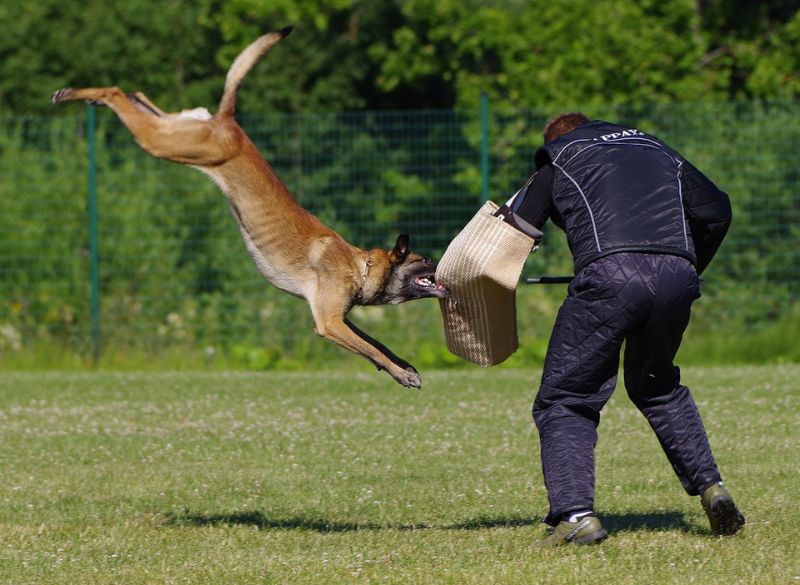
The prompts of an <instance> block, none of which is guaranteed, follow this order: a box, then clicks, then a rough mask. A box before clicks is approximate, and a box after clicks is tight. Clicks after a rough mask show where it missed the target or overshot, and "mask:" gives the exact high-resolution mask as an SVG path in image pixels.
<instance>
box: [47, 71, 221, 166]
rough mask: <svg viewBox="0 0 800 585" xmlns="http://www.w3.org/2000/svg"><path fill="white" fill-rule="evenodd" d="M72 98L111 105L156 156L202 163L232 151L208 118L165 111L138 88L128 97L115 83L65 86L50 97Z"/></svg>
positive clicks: (212, 162)
mask: <svg viewBox="0 0 800 585" xmlns="http://www.w3.org/2000/svg"><path fill="white" fill-rule="evenodd" d="M75 100H78V101H80V100H86V101H89V102H94V103H98V104H102V105H105V106H108V107H109V108H111V109H112V110H113V111H114V113H115V114H116V115H117V116H118V117H119V119H120V120H121V121H122V123H123V124H125V126H126V127H127V128H128V130H130V132H131V134H133V137H134V138H135V139H136V142H137V143H138V144H139V146H141V147H142V148H143V149H144V150H146V151H147V152H149V153H150V154H152V155H153V156H155V157H158V158H163V159H167V160H171V161H174V162H179V163H183V164H189V165H198V166H203V165H215V164H220V163H222V162H224V161H225V160H227V159H228V158H230V156H231V155H232V154H233V153H234V152H235V146H236V144H235V143H234V142H230V141H225V140H220V139H218V138H217V139H214V137H213V136H212V134H213V132H214V127H213V126H212V124H211V123H210V121H209V119H202V117H192V116H183V115H181V114H167V113H165V112H163V111H162V110H161V109H160V108H158V107H157V106H155V104H153V102H151V101H150V100H149V99H148V98H147V97H146V96H145V95H144V94H142V93H140V92H137V93H135V94H132V97H129V96H128V95H126V94H125V93H124V92H123V91H122V90H121V89H119V88H118V87H95V88H84V89H74V88H66V89H60V90H58V91H57V92H55V93H54V94H53V98H52V101H53V103H60V102H65V101H75ZM209 118H210V116H209ZM229 151H230V152H229Z"/></svg>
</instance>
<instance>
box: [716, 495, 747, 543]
mask: <svg viewBox="0 0 800 585" xmlns="http://www.w3.org/2000/svg"><path fill="white" fill-rule="evenodd" d="M708 516H709V519H710V520H711V531H712V532H713V533H714V534H716V535H718V536H731V535H733V534H736V533H737V532H739V531H740V530H741V529H742V526H744V522H745V521H744V516H743V515H742V513H741V512H740V511H739V509H738V508H737V507H736V504H734V503H733V500H731V499H730V498H720V499H718V500H716V501H714V502H712V503H711V510H710V511H709V514H708Z"/></svg>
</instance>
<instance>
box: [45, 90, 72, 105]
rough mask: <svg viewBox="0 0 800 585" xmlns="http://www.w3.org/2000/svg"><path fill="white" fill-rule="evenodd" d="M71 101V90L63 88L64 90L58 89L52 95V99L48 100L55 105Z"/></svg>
mask: <svg viewBox="0 0 800 585" xmlns="http://www.w3.org/2000/svg"><path fill="white" fill-rule="evenodd" d="M71 99H72V88H71V87H65V88H64V89H59V90H58V91H56V92H55V93H53V97H51V98H50V102H51V103H54V104H57V103H59V102H66V101H69V100H71Z"/></svg>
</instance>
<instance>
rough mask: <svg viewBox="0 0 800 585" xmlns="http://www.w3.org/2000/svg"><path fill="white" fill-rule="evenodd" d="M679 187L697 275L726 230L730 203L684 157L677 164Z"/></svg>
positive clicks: (715, 249)
mask: <svg viewBox="0 0 800 585" xmlns="http://www.w3.org/2000/svg"><path fill="white" fill-rule="evenodd" d="M681 190H682V193H683V207H684V209H685V211H686V219H687V220H688V223H689V229H690V230H691V232H692V239H693V240H694V247H695V254H696V255H697V272H698V274H700V273H702V272H703V271H704V270H705V269H706V267H708V264H709V263H710V262H711V259H712V258H713V257H714V255H715V254H716V253H717V250H718V249H719V246H720V244H722V240H723V239H724V238H725V234H727V233H728V228H729V227H730V225H731V220H732V217H733V215H732V212H731V202H730V199H728V195H727V194H726V193H725V192H724V191H722V190H720V189H719V187H717V186H716V185H715V184H714V183H713V182H711V180H710V179H708V177H706V176H705V175H704V174H703V173H701V172H700V171H699V170H697V169H696V168H695V167H694V166H692V165H691V164H690V163H689V162H688V161H685V160H684V161H683V164H682V166H681Z"/></svg>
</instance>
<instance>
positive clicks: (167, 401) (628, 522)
mask: <svg viewBox="0 0 800 585" xmlns="http://www.w3.org/2000/svg"><path fill="white" fill-rule="evenodd" d="M537 376H538V372H530V371H524V370H517V369H509V368H496V369H493V370H481V369H478V368H474V369H462V370H458V371H454V372H446V371H438V372H423V379H424V382H425V387H424V389H423V390H422V391H420V392H416V391H409V390H404V389H402V388H400V387H399V386H396V385H394V383H393V382H391V381H390V380H389V379H388V377H387V376H385V375H384V374H377V373H373V372H372V371H369V370H367V369H366V368H364V369H362V370H359V371H358V372H355V373H354V372H335V373H321V372H315V373H202V374H201V373H197V374H193V373H172V374H170V373H163V374H159V373H146V374H145V373H139V374H137V373H124V374H121V373H109V372H99V373H94V374H90V373H72V372H71V373H35V374H34V373H3V374H2V376H0V438H1V441H2V442H1V443H0V457H1V459H0V503H2V506H0V583H4V584H16V583H36V584H47V583H65V584H66V583H69V584H94V583H109V584H110V583H115V584H117V583H121V584H143V583H153V584H166V583H204V584H205V583H222V584H238V583H314V584H317V583H415V584H428V583H452V584H462V583H466V584H469V583H614V584H617V583H637V584H638V583H642V584H656V583H682V584H683V583H703V584H707V583H714V584H717V583H719V584H722V583H724V584H730V583H753V584H759V585H761V584H765V583H782V584H783V583H800V529H799V528H798V527H800V506H798V495H800V481H799V477H800V439H799V438H798V437H800V366H771V367H735V368H687V369H685V370H684V381H686V382H687V383H688V384H689V385H690V387H692V389H693V392H694V394H695V398H696V400H697V402H698V404H699V407H700V409H701V412H702V414H703V416H704V419H705V422H706V427H707V429H708V432H709V435H710V438H711V442H712V446H713V447H714V450H715V454H716V456H717V460H718V463H719V464H720V467H721V468H722V471H723V475H724V476H725V478H726V480H727V484H728V487H729V488H730V490H731V492H732V493H733V495H734V496H735V497H736V499H737V502H738V503H739V505H740V507H741V508H742V510H743V511H744V513H745V515H746V516H747V526H746V527H745V529H744V530H743V532H742V533H740V534H739V535H737V536H735V537H732V538H727V539H718V538H715V537H712V536H711V535H710V534H709V532H708V528H707V521H706V518H705V515H704V514H703V512H702V510H701V508H700V505H699V502H698V500H697V498H689V497H688V496H686V495H685V494H684V493H683V491H682V490H681V488H680V486H679V484H678V482H677V480H676V479H675V478H674V476H673V475H672V471H671V469H670V467H669V465H668V464H667V462H666V459H665V458H664V456H663V455H662V453H661V451H660V449H659V446H658V444H657V442H656V439H655V437H654V436H653V435H652V433H651V431H650V430H649V427H648V426H647V423H646V422H645V421H644V419H643V418H642V417H641V416H640V415H639V414H638V413H637V412H636V411H635V410H634V409H633V407H632V406H631V405H630V404H629V403H628V402H627V399H626V397H625V393H624V391H623V390H622V389H621V388H618V391H617V393H616V395H615V397H614V398H613V399H612V401H611V403H609V405H608V406H607V407H606V410H605V413H604V419H603V421H602V423H601V427H600V443H599V445H598V451H597V459H598V478H597V508H598V511H599V513H600V514H601V515H602V517H603V520H604V523H605V525H606V526H607V527H608V528H609V529H611V530H612V531H613V532H612V534H611V536H610V538H609V539H608V540H606V542H604V543H603V544H602V545H600V546H597V547H585V548H578V547H569V548H565V549H558V550H539V549H537V548H536V547H535V544H536V543H537V542H538V541H539V540H540V539H541V538H542V536H543V535H544V527H543V525H542V524H541V523H540V522H539V520H538V519H539V518H540V517H541V515H543V514H544V513H545V512H546V507H547V503H546V495H545V492H544V489H543V486H542V480H541V473H540V471H539V463H538V439H537V435H536V432H535V429H534V428H533V425H532V423H531V420H530V416H529V410H530V403H531V400H532V397H533V394H534V391H535V386H536V380H537Z"/></svg>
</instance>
